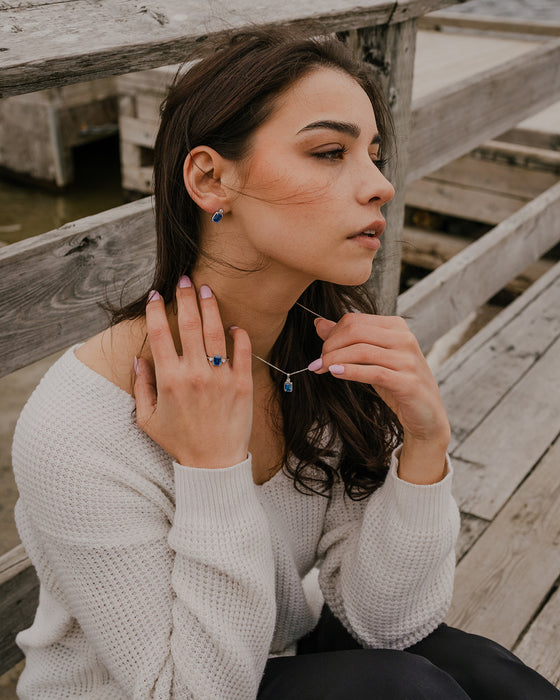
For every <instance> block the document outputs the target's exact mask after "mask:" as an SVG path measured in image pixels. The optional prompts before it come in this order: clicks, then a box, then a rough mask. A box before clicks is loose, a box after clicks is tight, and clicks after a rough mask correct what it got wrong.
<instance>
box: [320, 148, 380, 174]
mask: <svg viewBox="0 0 560 700" xmlns="http://www.w3.org/2000/svg"><path fill="white" fill-rule="evenodd" d="M346 153H348V148H347V147H346V146H339V147H338V148H331V149H329V150H328V151H318V152H315V153H312V154H311V155H312V156H313V157H314V158H318V159H319V160H328V161H337V160H343V159H344V156H345V155H346ZM371 162H372V163H374V164H375V165H376V166H377V168H378V169H379V170H380V171H381V172H383V169H384V168H385V167H386V166H387V158H378V157H377V156H371Z"/></svg>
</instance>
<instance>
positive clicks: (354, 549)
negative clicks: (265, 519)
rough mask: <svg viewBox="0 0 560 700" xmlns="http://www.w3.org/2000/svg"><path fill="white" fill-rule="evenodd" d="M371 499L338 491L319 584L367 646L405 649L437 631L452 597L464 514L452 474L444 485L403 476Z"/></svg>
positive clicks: (394, 463) (393, 477)
mask: <svg viewBox="0 0 560 700" xmlns="http://www.w3.org/2000/svg"><path fill="white" fill-rule="evenodd" d="M399 450H400V448H397V450H395V452H394V453H393V455H392V459H391V466H390V469H389V473H388V475H387V478H386V480H385V483H384V484H383V485H382V486H381V487H380V488H379V489H377V490H376V491H374V493H373V494H372V495H371V496H370V497H369V498H368V499H366V500H365V501H351V500H350V499H349V498H348V497H347V496H346V495H345V493H344V487H343V485H342V483H338V484H336V485H335V487H334V488H333V493H332V497H331V502H330V504H329V508H328V511H327V515H326V519H325V530H324V532H323V535H322V537H321V541H320V543H319V556H320V557H321V559H322V561H321V566H320V574H319V583H320V586H321V589H322V592H323V595H324V598H325V602H326V603H327V604H328V605H329V607H330V608H331V610H332V611H333V612H334V614H335V615H336V616H337V617H338V618H339V619H340V620H341V621H342V623H343V624H344V625H345V626H346V628H347V629H348V631H349V632H350V633H351V634H352V635H353V636H354V637H355V638H356V639H357V640H358V641H359V642H360V643H361V644H362V645H363V646H365V647H368V648H388V649H405V648H407V647H409V646H411V645H412V644H415V643H416V642H418V641H420V640H421V639H423V638H424V637H426V636H427V635H428V634H430V632H432V631H433V630H434V629H435V628H436V627H437V626H438V625H439V624H440V623H441V622H442V621H443V618H444V617H445V614H446V613H447V610H448V608H449V605H450V602H451V595H452V591H453V578H454V571H455V552H454V544H455V541H456V539H457V535H458V532H459V512H458V508H457V506H456V504H455V501H454V500H453V497H452V495H451V478H452V469H451V465H450V464H449V460H448V465H447V467H448V469H447V474H446V476H445V477H444V478H443V479H442V480H441V481H440V482H438V483H437V484H432V485H427V486H424V485H416V484H411V483H409V482H406V481H403V480H402V479H400V478H399V477H398V475H397V468H398V455H399Z"/></svg>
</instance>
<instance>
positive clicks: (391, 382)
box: [328, 363, 402, 391]
mask: <svg viewBox="0 0 560 700" xmlns="http://www.w3.org/2000/svg"><path fill="white" fill-rule="evenodd" d="M328 369H329V372H330V373H331V374H332V376H333V377H336V378H337V379H345V380H346V381H349V382H361V383H362V384H371V385H372V386H373V387H374V388H377V387H379V388H380V389H386V390H389V391H394V390H395V388H396V385H397V384H398V383H399V382H400V380H401V378H402V375H401V374H400V373H399V372H397V371H396V370H393V369H388V368H387V367H381V366H379V365H353V364H339V363H334V364H332V365H329V368H328Z"/></svg>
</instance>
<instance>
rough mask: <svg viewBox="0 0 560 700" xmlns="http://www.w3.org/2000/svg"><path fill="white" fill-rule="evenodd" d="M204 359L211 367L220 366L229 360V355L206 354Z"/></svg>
mask: <svg viewBox="0 0 560 700" xmlns="http://www.w3.org/2000/svg"><path fill="white" fill-rule="evenodd" d="M206 359H207V360H208V362H209V363H210V364H211V365H212V366H213V367H220V366H221V365H223V364H225V363H226V362H227V361H228V360H229V357H222V356H221V355H206Z"/></svg>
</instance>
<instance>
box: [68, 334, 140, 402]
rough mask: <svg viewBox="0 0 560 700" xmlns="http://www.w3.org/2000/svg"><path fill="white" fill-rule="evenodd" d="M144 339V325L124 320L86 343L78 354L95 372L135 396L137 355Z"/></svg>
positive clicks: (76, 351)
mask: <svg viewBox="0 0 560 700" xmlns="http://www.w3.org/2000/svg"><path fill="white" fill-rule="evenodd" d="M144 338H145V335H144V330H143V323H141V322H137V321H123V322H122V323H119V324H117V325H116V326H112V327H111V328H107V329H106V330H104V331H102V332H101V333H98V334H97V335H94V336H93V337H92V338H89V340H86V342H85V343H84V344H83V345H81V346H80V347H79V348H77V349H76V350H75V355H76V357H77V358H78V359H79V360H80V362H83V363H84V365H86V366H87V367H89V368H90V369H92V370H93V371H94V372H97V374H100V375H101V376H102V377H105V379H108V380H109V381H110V382H112V383H113V384H116V385H117V386H118V387H119V388H121V389H122V390H123V391H126V392H127V393H129V394H132V389H133V385H134V356H135V355H138V354H140V352H141V350H142V345H143V343H144Z"/></svg>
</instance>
